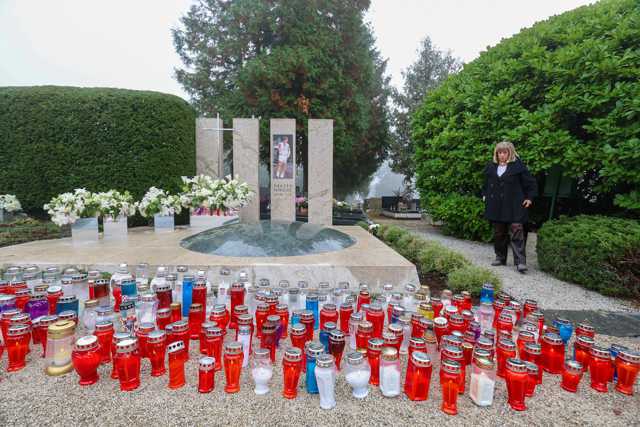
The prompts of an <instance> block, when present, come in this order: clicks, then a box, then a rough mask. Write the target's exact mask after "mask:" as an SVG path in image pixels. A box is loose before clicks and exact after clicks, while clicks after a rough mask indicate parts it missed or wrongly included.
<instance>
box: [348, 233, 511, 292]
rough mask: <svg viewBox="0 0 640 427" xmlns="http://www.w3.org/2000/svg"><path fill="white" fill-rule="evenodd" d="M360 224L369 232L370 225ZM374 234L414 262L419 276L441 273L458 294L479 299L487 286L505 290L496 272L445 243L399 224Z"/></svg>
mask: <svg viewBox="0 0 640 427" xmlns="http://www.w3.org/2000/svg"><path fill="white" fill-rule="evenodd" d="M358 225H360V226H361V227H362V228H364V229H365V230H368V224H367V223H365V222H359V223H358ZM374 235H375V236H376V237H378V238H379V239H380V240H382V241H383V242H385V243H386V244H388V245H389V246H391V247H392V248H393V249H395V250H396V251H397V252H398V253H399V254H400V255H402V256H404V257H405V258H407V259H408V260H409V261H411V262H412V263H414V264H415V265H416V268H417V269H418V273H419V274H421V275H422V274H439V275H441V276H443V277H445V278H446V281H447V284H448V285H449V287H451V289H452V290H454V291H456V292H461V291H465V290H466V291H469V292H471V294H472V295H474V296H476V297H477V296H480V290H481V289H482V285H483V284H484V283H492V284H493V285H494V288H495V289H496V290H499V289H500V288H501V285H502V282H501V281H500V278H499V277H498V276H496V275H495V274H494V273H493V272H491V271H490V270H488V269H486V268H484V267H478V266H474V265H472V264H471V262H470V261H469V260H468V259H467V258H465V257H464V255H462V254H461V253H459V252H456V251H452V250H451V249H449V248H447V247H446V246H444V245H442V244H441V243H438V242H436V241H433V240H427V239H423V238H422V237H419V236H416V235H415V234H412V233H411V232H409V231H408V230H407V229H405V228H402V227H399V226H397V225H385V224H380V226H379V227H378V229H377V231H376V232H375V233H374Z"/></svg>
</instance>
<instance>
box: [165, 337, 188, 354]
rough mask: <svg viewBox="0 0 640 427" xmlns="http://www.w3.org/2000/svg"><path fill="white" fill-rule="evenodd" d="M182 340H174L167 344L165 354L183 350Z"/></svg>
mask: <svg viewBox="0 0 640 427" xmlns="http://www.w3.org/2000/svg"><path fill="white" fill-rule="evenodd" d="M185 349H186V347H185V346H184V341H182V340H178V341H174V342H172V343H171V344H169V345H168V346H167V354H171V353H177V352H179V351H182V350H185Z"/></svg>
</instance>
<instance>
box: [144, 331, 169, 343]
mask: <svg viewBox="0 0 640 427" xmlns="http://www.w3.org/2000/svg"><path fill="white" fill-rule="evenodd" d="M166 339H167V333H166V332H165V331H162V330H157V331H151V332H149V335H147V344H157V343H161V342H163V341H166Z"/></svg>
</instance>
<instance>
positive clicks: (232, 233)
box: [180, 221, 356, 257]
mask: <svg viewBox="0 0 640 427" xmlns="http://www.w3.org/2000/svg"><path fill="white" fill-rule="evenodd" d="M355 242H356V241H355V239H353V238H352V237H351V236H349V235H347V234H345V233H343V232H341V231H338V230H334V229H332V228H327V227H323V226H321V225H316V224H307V223H305V222H297V221H296V222H279V221H273V222H272V221H260V222H258V223H255V224H240V223H236V224H230V225H225V226H222V227H219V228H213V229H211V230H207V231H203V232H201V233H198V234H196V235H194V236H191V237H187V238H186V239H183V240H182V241H181V242H180V246H182V247H183V248H185V249H189V250H191V251H195V252H201V253H204V254H209V255H218V256H232V257H278V256H300V255H312V254H321V253H325V252H333V251H339V250H342V249H344V248H348V247H349V246H351V245H353V244H354V243H355Z"/></svg>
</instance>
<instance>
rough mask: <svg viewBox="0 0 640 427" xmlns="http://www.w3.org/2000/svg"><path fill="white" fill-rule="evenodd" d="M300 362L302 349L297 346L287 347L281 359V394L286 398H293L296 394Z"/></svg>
mask: <svg viewBox="0 0 640 427" xmlns="http://www.w3.org/2000/svg"><path fill="white" fill-rule="evenodd" d="M301 362H302V351H301V350H300V349H299V348H297V347H289V348H287V349H286V350H285V352H284V358H283V360H282V376H283V388H282V395H283V396H284V397H285V398H287V399H295V398H296V396H297V395H298V381H299V380H300V372H301V371H302V367H301Z"/></svg>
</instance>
